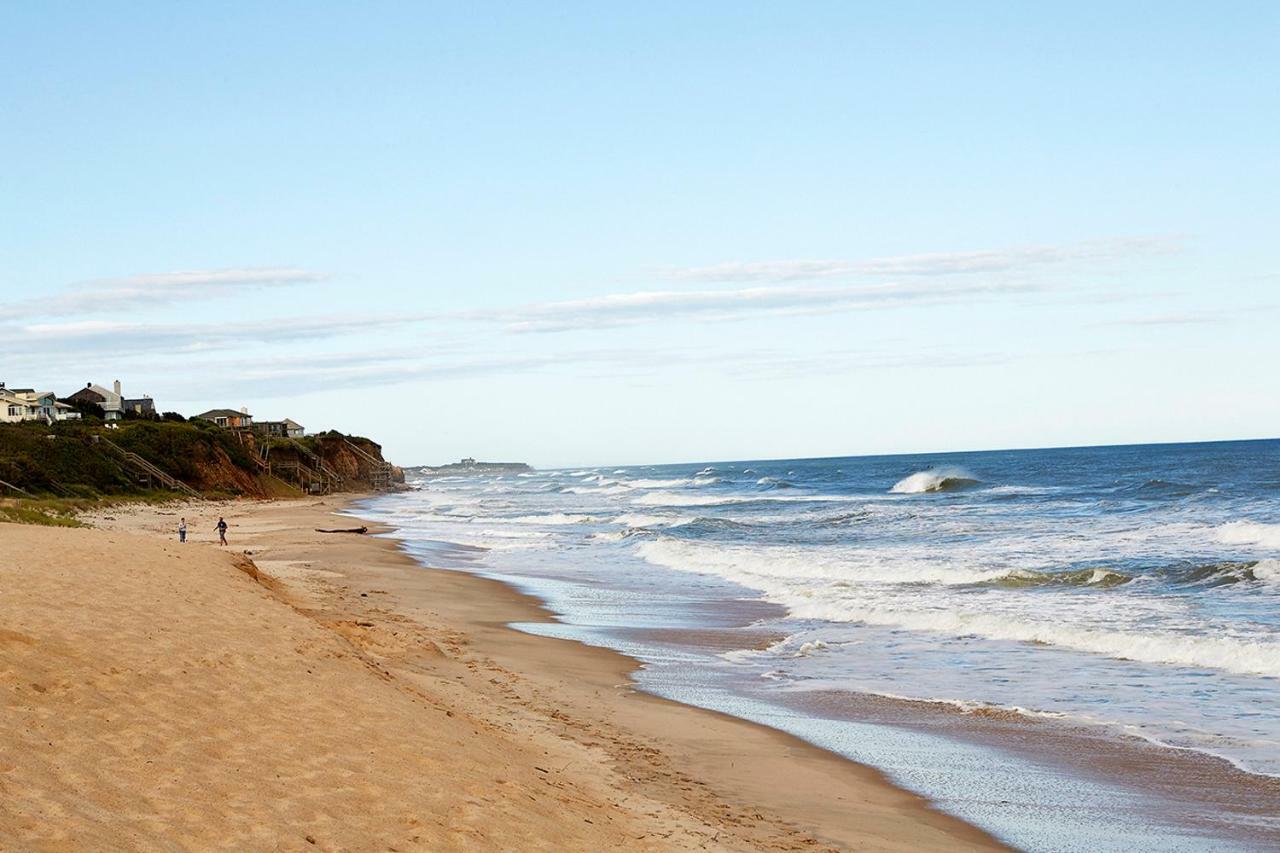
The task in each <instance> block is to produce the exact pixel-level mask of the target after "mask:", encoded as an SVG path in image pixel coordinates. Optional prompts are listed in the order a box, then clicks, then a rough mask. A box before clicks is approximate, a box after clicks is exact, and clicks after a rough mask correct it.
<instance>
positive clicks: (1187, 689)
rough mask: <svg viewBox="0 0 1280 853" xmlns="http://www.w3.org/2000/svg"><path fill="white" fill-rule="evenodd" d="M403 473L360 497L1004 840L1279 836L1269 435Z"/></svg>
mask: <svg viewBox="0 0 1280 853" xmlns="http://www.w3.org/2000/svg"><path fill="white" fill-rule="evenodd" d="M409 482H410V485H412V486H414V487H415V489H414V490H413V491H408V492H403V493H398V494H393V495H387V496H383V497H379V498H376V499H373V500H371V501H370V502H368V503H367V504H366V505H364V506H362V507H361V508H360V510H359V514H360V515H361V516H362V517H366V518H372V519H375V520H379V521H383V522H385V523H387V524H389V525H391V526H392V527H394V528H395V531H396V532H395V533H394V534H392V535H394V536H395V537H397V538H398V539H400V540H401V541H402V543H403V547H404V548H405V549H406V550H407V551H408V552H409V553H410V554H411V555H413V556H415V557H416V558H418V559H419V560H420V561H422V562H423V563H424V564H426V565H431V566H437V567H442V568H450V569H457V570H464V571H469V572H475V573H477V574H483V575H485V576H488V577H494V578H499V579H501V580H504V581H506V582H508V583H511V584H514V585H516V586H518V587H519V588H521V589H523V590H525V591H528V592H530V593H532V594H534V595H537V596H538V597H540V598H541V599H543V600H544V601H546V602H547V604H548V606H549V608H550V609H551V611H552V612H553V613H555V614H556V616H557V621H556V622H555V623H552V624H536V625H534V624H531V625H522V626H517V627H521V628H522V629H524V630H528V631H533V632H538V633H548V634H553V635H556V636H563V637H568V638H573V639H577V640H580V641H583V642H588V643H592V644H596V645H602V646H608V647H612V648H616V649H619V650H620V651H623V652H626V653H628V654H631V655H633V656H634V657H636V658H637V659H638V660H640V661H641V662H642V664H643V667H642V669H641V670H640V672H639V673H637V676H636V677H637V683H638V685H639V687H640V688H641V689H644V690H648V691H651V692H653V693H656V694H659V695H663V696H667V697H670V698H673V699H678V700H680V701H684V702H688V703H690V704H694V705H699V706H703V707H709V708H714V709H716V710H720V711H724V712H726V713H732V714H736V715H739V716H743V717H747V718H749V719H754V720H757V721H759V722H762V723H765V724H767V725H772V726H775V727H777V728H781V729H785V730H787V731H791V732H793V733H795V734H797V735H799V736H801V737H803V738H805V739H807V740H810V741H812V742H814V743H816V744H818V745H820V746H823V747H826V748H828V749H832V750H834V751H836V752H840V753H841V754H844V755H847V756H849V757H850V758H853V759H855V760H858V761H861V762H864V763H867V764H871V765H874V766H877V767H880V768H881V769H883V770H884V771H885V772H886V773H887V774H888V775H889V776H890V778H892V779H893V780H894V781H896V782H897V783H899V784H901V785H903V786H904V787H908V788H911V789H914V790H917V791H919V792H920V793H922V794H925V795H926V796H929V797H930V798H932V799H933V800H934V802H935V803H937V804H938V806H939V807H940V808H943V809H945V810H947V811H950V812H952V813H954V814H956V815H958V816H960V817H963V818H965V819H966V820H970V821H971V822H973V823H975V824H977V825H979V826H982V827H984V828H986V829H989V830H991V831H992V832H994V833H996V834H997V835H999V836H1000V837H1002V838H1004V839H1005V840H1007V841H1009V842H1010V843H1011V844H1014V845H1015V846H1019V847H1023V848H1025V849H1038V850H1069V849H1081V850H1108V849H1114V850H1126V849H1128V850H1132V849H1135V848H1136V849H1143V850H1156V849H1160V850H1209V849H1212V850H1223V849H1276V847H1278V846H1280V441H1246V442H1216V443H1201V444H1177V445H1141V446H1124V447H1092V448H1069V449H1049V450H1014V451H993V452H973V453H938V454H923V455H901V456H875V457H847V458H835V459H794V460H773V461H746V462H712V463H696V464H677V465H643V466H628V465H622V466H602V467H593V468H580V469H570V470H557V471H535V472H528V473H522V474H519V475H516V474H505V475H490V476H474V477H472V476H447V477H430V476H426V475H423V474H418V475H415V474H414V472H413V471H412V470H410V472H409ZM1100 821H1101V822H1100Z"/></svg>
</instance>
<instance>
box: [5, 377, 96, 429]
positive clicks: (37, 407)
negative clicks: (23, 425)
mask: <svg viewBox="0 0 1280 853" xmlns="http://www.w3.org/2000/svg"><path fill="white" fill-rule="evenodd" d="M78 417H80V413H79V412H77V411H75V409H74V408H72V407H71V406H68V405H67V404H66V403H60V402H58V396H57V395H56V394H54V393H53V392H52V391H36V390H34V389H31V388H7V387H5V384H4V383H3V382H0V422H2V423H19V422H21V421H43V422H44V423H47V424H51V423H53V422H54V421H67V420H75V419H76V418H78Z"/></svg>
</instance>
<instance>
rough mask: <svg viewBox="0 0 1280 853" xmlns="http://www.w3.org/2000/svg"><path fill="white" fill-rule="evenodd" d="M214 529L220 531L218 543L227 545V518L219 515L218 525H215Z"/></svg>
mask: <svg viewBox="0 0 1280 853" xmlns="http://www.w3.org/2000/svg"><path fill="white" fill-rule="evenodd" d="M214 530H217V531H218V544H219V545H226V544H227V520H226V519H225V518H222V517H219V518H218V526H217V527H215V528H214Z"/></svg>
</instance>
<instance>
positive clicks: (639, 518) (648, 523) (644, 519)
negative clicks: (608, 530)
mask: <svg viewBox="0 0 1280 853" xmlns="http://www.w3.org/2000/svg"><path fill="white" fill-rule="evenodd" d="M686 521H693V516H687V515H686V516H679V515H675V516H672V515H645V514H644V513H640V512H624V513H623V514H622V515H619V516H617V517H616V518H612V519H610V520H609V523H610V524H621V525H622V526H623V527H661V526H667V525H672V524H682V523H683V522H686Z"/></svg>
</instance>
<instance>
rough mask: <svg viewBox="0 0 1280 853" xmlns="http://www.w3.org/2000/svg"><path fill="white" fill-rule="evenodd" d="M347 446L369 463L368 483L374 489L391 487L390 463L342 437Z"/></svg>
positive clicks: (380, 489)
mask: <svg viewBox="0 0 1280 853" xmlns="http://www.w3.org/2000/svg"><path fill="white" fill-rule="evenodd" d="M342 440H343V442H345V443H346V445H347V447H349V448H351V449H352V450H353V451H355V453H356V455H357V456H359V457H360V458H361V459H363V460H364V461H365V462H367V463H368V464H369V483H370V485H372V486H373V488H374V490H376V491H380V492H382V491H386V490H387V489H389V488H391V472H392V465H391V463H390V462H387V461H384V460H382V459H379V458H378V457H376V456H374V455H373V454H372V453H370V452H369V451H367V450H365V449H364V448H363V447H361V446H360V445H358V444H356V443H355V442H353V441H351V440H349V439H346V438H344V439H342Z"/></svg>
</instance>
